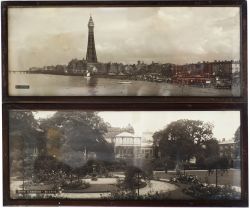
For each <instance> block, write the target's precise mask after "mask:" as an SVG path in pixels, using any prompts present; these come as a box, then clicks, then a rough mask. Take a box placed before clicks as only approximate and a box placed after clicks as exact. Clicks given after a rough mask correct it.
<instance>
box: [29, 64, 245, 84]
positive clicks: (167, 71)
mask: <svg viewBox="0 0 250 208" xmlns="http://www.w3.org/2000/svg"><path fill="white" fill-rule="evenodd" d="M240 67H241V66H240V61H234V60H230V61H217V60H215V61H212V62H205V61H204V62H198V63H191V64H183V65H178V64H171V63H165V64H161V63H155V62H152V63H150V64H146V63H144V62H141V61H138V62H137V64H123V63H88V62H87V61H86V60H84V59H82V60H78V59H73V60H71V61H70V62H69V63H68V65H56V66H44V67H32V68H30V69H29V73H45V74H62V75H86V74H87V72H91V74H92V75H99V76H104V77H105V76H108V77H115V76H118V77H119V78H122V77H124V78H126V79H138V80H147V81H159V82H163V81H167V82H174V83H184V84H195V83H204V84H206V83H210V82H211V80H213V79H216V78H217V79H223V80H232V79H233V76H234V75H236V74H239V72H240Z"/></svg>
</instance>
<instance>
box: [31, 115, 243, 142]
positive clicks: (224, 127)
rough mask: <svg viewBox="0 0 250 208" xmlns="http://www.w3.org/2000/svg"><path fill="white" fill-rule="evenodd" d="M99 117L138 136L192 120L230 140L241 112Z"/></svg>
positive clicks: (216, 136) (216, 134) (36, 116)
mask: <svg viewBox="0 0 250 208" xmlns="http://www.w3.org/2000/svg"><path fill="white" fill-rule="evenodd" d="M54 113H55V112H54V111H37V112H36V113H35V118H36V119H38V118H48V117H51V116H52V115H53V114H54ZM98 115H99V116H100V117H102V118H103V120H104V121H105V122H108V123H110V124H111V126H113V127H126V126H128V124H130V125H132V126H133V127H134V130H135V134H136V135H138V136H140V135H141V134H142V132H148V131H149V132H155V131H158V130H161V129H163V128H165V127H166V126H167V125H168V124H170V123H171V122H173V121H176V120H179V119H192V120H202V121H204V122H210V123H212V124H213V125H214V129H213V133H214V137H215V138H217V139H219V140H221V139H222V138H225V139H226V140H230V139H232V138H233V136H234V133H235V131H236V130H237V128H238V127H239V126H240V112H239V111H102V112H99V113H98Z"/></svg>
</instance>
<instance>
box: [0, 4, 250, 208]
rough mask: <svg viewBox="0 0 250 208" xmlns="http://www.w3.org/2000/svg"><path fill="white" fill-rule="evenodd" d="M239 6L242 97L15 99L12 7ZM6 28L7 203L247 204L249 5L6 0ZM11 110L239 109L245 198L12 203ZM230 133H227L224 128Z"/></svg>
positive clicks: (24, 202)
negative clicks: (12, 87) (10, 38)
mask: <svg viewBox="0 0 250 208" xmlns="http://www.w3.org/2000/svg"><path fill="white" fill-rule="evenodd" d="M18 6H20V7H22V6H24V7H25V6H27V7H36V6H38V7H88V6H91V7H100V6H101V7H235V6H236V7H239V8H240V63H241V70H240V78H241V95H240V96H239V97H212V96H208V97H199V96H182V97H180V96H179V97H178V96H170V97H166V96H10V95H9V93H8V88H9V75H8V58H9V57H8V51H9V50H8V8H10V7H18ZM1 12H2V13H1V16H2V22H1V24H2V25H1V29H2V100H3V114H2V121H3V122H2V123H3V124H2V132H3V149H2V152H3V153H2V157H3V158H2V159H3V203H4V206H7V205H23V206H24V205H29V206H31V205H35V206H41V205H45V206H60V205H61V206H145V207H147V206H151V207H152V206H156V207H160V206H175V207H180V206H188V207H192V206H199V207H203V206H213V207H218V206H221V207H230V206H238V207H245V206H248V200H249V196H248V106H247V105H248V80H247V75H248V71H247V2H246V1H245V0H229V1H228V0H163V1H161V0H159V1H152V0H149V1H148V0H143V1H132V0H125V1H88V0H87V1H3V2H2V4H1ZM10 110H93V111H95V110H96V111H98V110H99V111H181V110H183V111H197V110H201V111H203V110H204V111H224V110H237V111H240V115H241V117H240V123H241V125H240V130H241V131H240V132H241V139H242V140H241V147H240V148H241V199H240V200H144V201H143V200H133V201H132V200H123V201H122V200H80V199H79V200H76V199H74V200H73V199H72V200H70V199H64V200H62V199H44V200H40V199H39V200H38V199H35V200H34V199H30V200H29V199H11V198H10V162H9V159H10V157H9V153H10V152H9V146H10V145H9V126H10V123H9V111H10ZM225 130H226V129H225Z"/></svg>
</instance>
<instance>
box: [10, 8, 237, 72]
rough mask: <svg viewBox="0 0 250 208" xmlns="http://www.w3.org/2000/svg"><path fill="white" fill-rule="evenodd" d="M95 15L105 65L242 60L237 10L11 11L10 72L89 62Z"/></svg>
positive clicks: (96, 33) (19, 9)
mask: <svg viewBox="0 0 250 208" xmlns="http://www.w3.org/2000/svg"><path fill="white" fill-rule="evenodd" d="M90 13H91V14H92V16H93V19H94V22H95V41H96V50H97V56H98V60H99V61H102V62H110V61H111V62H129V63H131V62H135V61H137V60H143V61H146V62H151V61H159V62H163V63H166V62H170V63H180V64H182V63H191V62H197V61H203V60H204V61H212V60H215V59H216V60H219V59H220V60H225V59H229V60H231V59H239V56H240V55H239V54H240V52H239V50H240V16H239V15H240V11H239V8H238V7H199V8H197V7H195V8H194V7H190V8H188V7H164V8H163V7H162V8H160V7H154V8H149V7H143V8H125V7H123V8H81V7H77V8H71V7H68V8H11V9H10V11H9V66H10V69H15V70H18V69H27V68H29V67H32V66H43V65H51V64H53V65H55V64H67V62H68V61H69V60H71V59H72V58H85V55H86V54H85V53H86V48H87V34H88V28H87V23H88V19H89V15H90Z"/></svg>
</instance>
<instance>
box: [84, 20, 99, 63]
mask: <svg viewBox="0 0 250 208" xmlns="http://www.w3.org/2000/svg"><path fill="white" fill-rule="evenodd" d="M88 28H89V36H88V48H87V54H86V60H87V62H88V63H97V56H96V50H95V38H94V21H93V19H92V16H90V18H89V23H88Z"/></svg>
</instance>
